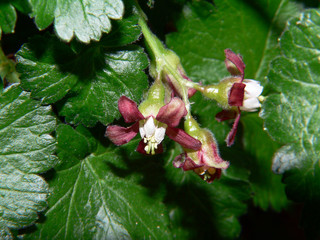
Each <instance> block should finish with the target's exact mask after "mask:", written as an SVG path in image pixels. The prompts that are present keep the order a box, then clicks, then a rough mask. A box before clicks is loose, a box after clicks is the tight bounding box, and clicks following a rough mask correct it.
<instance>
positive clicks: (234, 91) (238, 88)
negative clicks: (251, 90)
mask: <svg viewBox="0 0 320 240" xmlns="http://www.w3.org/2000/svg"><path fill="white" fill-rule="evenodd" d="M245 87H246V85H245V84H244V83H234V84H233V85H232V87H231V89H230V94H229V98H228V103H229V105H230V106H237V107H241V106H242V105H243V99H244V88H245Z"/></svg>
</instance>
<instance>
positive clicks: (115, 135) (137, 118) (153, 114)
mask: <svg viewBox="0 0 320 240" xmlns="http://www.w3.org/2000/svg"><path fill="white" fill-rule="evenodd" d="M161 86H162V84H161ZM157 88H159V85H158V86H157V85H156V86H155V84H154V85H153V86H152V87H151V88H150V91H149V94H148V98H147V99H146V100H145V101H144V102H143V103H141V105H140V106H139V108H140V110H141V111H140V110H139V109H138V107H137V104H136V103H135V102H134V101H132V100H131V99H129V98H128V97H126V96H122V97H120V99H119V101H118V108H119V111H120V113H121V115H122V116H123V118H124V120H125V122H126V123H134V124H133V125H131V126H130V127H127V128H125V127H121V126H117V125H110V126H108V127H107V130H106V136H107V137H108V138H109V139H110V140H111V141H112V142H113V143H114V144H116V145H123V144H125V143H127V142H129V141H130V140H131V139H132V138H134V137H135V136H136V135H137V133H138V132H140V136H141V138H142V140H141V141H140V143H139V145H138V147H137V151H138V152H140V153H143V154H156V153H161V152H162V151H163V148H162V144H161V142H162V140H163V139H164V136H165V135H167V136H168V137H169V138H171V139H172V140H174V141H176V142H177V143H179V144H180V145H181V146H183V147H186V148H190V149H194V150H198V149H200V147H201V142H200V141H199V140H197V139H195V138H193V137H191V136H190V135H188V134H187V133H186V132H185V131H183V130H182V129H179V128H176V126H177V125H178V124H179V122H180V120H181V118H182V117H184V116H185V115H186V114H187V110H186V108H185V105H184V102H183V101H182V100H181V99H180V98H177V97H174V98H172V99H171V100H170V102H169V103H168V104H165V105H163V101H162V105H163V106H161V104H160V102H159V101H156V99H158V100H161V99H162V98H161V97H159V96H160V95H161V94H160V93H161V91H162V90H159V89H157Z"/></svg>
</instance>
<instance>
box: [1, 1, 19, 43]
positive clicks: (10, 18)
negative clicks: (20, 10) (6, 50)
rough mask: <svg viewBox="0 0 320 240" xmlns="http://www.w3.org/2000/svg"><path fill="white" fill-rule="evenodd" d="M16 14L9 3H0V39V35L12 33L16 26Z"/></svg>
mask: <svg viewBox="0 0 320 240" xmlns="http://www.w3.org/2000/svg"><path fill="white" fill-rule="evenodd" d="M16 20H17V13H16V10H15V9H14V7H13V6H12V5H11V4H10V3H9V2H6V1H5V2H1V3H0V39H1V33H2V32H3V33H13V32H14V27H15V26H16Z"/></svg>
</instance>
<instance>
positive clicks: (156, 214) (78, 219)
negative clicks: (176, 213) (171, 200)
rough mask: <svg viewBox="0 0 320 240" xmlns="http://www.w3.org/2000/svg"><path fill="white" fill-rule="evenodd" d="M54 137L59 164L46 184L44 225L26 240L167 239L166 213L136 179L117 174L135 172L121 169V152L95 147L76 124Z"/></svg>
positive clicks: (86, 134)
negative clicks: (47, 190)
mask: <svg viewBox="0 0 320 240" xmlns="http://www.w3.org/2000/svg"><path fill="white" fill-rule="evenodd" d="M57 136H58V150H59V151H58V156H59V157H60V158H61V160H62V162H63V163H62V165H60V166H59V167H58V168H56V172H55V173H54V175H53V178H52V180H51V181H50V186H51V192H52V195H51V196H50V198H49V205H50V209H49V210H48V211H47V212H46V221H45V223H44V224H38V231H37V232H35V233H34V234H32V235H29V236H28V237H29V239H35V238H36V239H70V238H77V239H170V238H171V237H170V235H169V232H168V217H167V213H166V210H165V208H164V206H163V204H161V202H160V201H159V198H158V197H156V196H153V197H151V196H149V194H148V191H147V189H146V188H145V187H142V186H141V185H139V184H137V180H138V179H141V177H139V178H137V177H134V176H126V177H124V176H122V177H121V176H119V175H116V174H120V173H121V172H128V173H130V172H132V171H134V169H127V167H126V163H125V162H124V161H127V160H128V161H130V160H129V159H126V158H127V157H126V156H127V154H126V153H125V152H121V151H119V150H114V149H113V148H105V147H103V146H101V145H99V146H98V147H97V145H96V144H97V142H96V140H95V139H94V138H93V137H92V136H91V135H90V133H89V132H88V130H86V129H85V128H84V127H81V126H79V127H78V128H77V130H73V129H72V128H71V127H70V126H67V125H61V126H59V128H58V129H57ZM105 141H106V139H105ZM71 146H75V148H73V147H71ZM140 161H141V159H140ZM120 175H121V174H120Z"/></svg>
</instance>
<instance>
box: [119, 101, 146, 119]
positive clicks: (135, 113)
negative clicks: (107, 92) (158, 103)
mask: <svg viewBox="0 0 320 240" xmlns="http://www.w3.org/2000/svg"><path fill="white" fill-rule="evenodd" d="M118 108H119V112H120V113H121V115H122V116H123V118H124V121H125V122H126V123H131V122H136V121H139V120H142V119H144V116H143V115H142V113H141V112H140V111H139V109H138V106H137V104H136V103H135V102H134V101H132V100H131V99H130V98H127V97H126V96H121V97H120V99H119V101H118Z"/></svg>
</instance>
